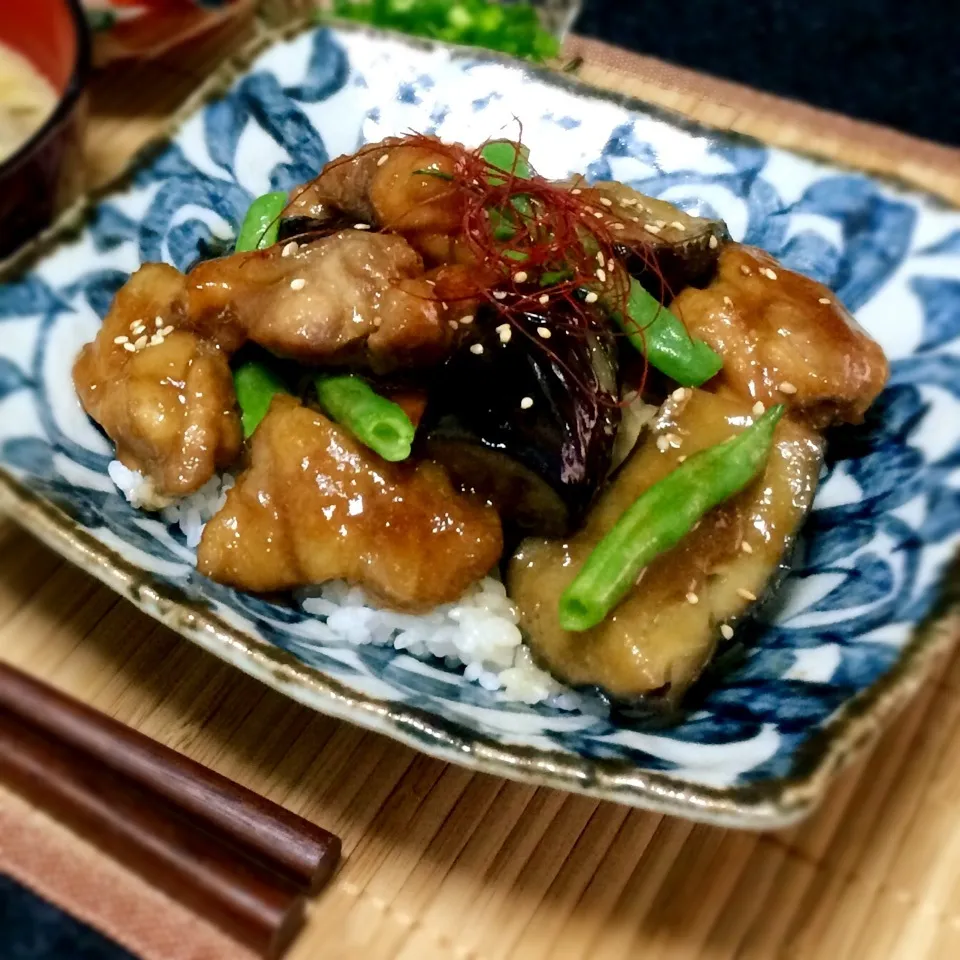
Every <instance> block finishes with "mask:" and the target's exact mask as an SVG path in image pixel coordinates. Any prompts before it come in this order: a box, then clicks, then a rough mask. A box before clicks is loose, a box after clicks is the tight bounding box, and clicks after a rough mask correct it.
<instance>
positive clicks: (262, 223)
mask: <svg viewBox="0 0 960 960" xmlns="http://www.w3.org/2000/svg"><path fill="white" fill-rule="evenodd" d="M286 205H287V194H286V193H284V192H283V191H282V190H278V191H276V192H274V193H265V194H263V196H260V197H257V199H256V200H254V201H253V203H251V204H250V209H249V210H247V213H246V216H245V217H244V218H243V223H242V224H241V225H240V230H239V231H238V232H237V242H236V244H235V246H234V249H235V250H236V252H237V253H246V252H247V251H249V250H262V249H263V248H264V247H270V246H272V245H273V244H275V243H276V242H277V234H278V232H279V230H280V214H281V213H283V209H284V207H286Z"/></svg>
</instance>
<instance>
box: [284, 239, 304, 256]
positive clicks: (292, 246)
mask: <svg viewBox="0 0 960 960" xmlns="http://www.w3.org/2000/svg"><path fill="white" fill-rule="evenodd" d="M299 249H300V244H299V243H297V241H296V240H291V241H290V242H289V243H288V244H286V245H285V246H284V248H283V249H282V250H281V251H280V256H281V257H292V256H293V255H294V254H295V253H296V252H297V251H298V250H299Z"/></svg>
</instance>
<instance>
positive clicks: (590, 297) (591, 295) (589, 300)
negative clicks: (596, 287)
mask: <svg viewBox="0 0 960 960" xmlns="http://www.w3.org/2000/svg"><path fill="white" fill-rule="evenodd" d="M583 299H584V300H585V301H586V302H587V303H596V302H597V300H598V299H599V297H598V296H597V295H596V294H595V293H594V292H593V291H592V290H590V291H588V293H587V295H586V296H585V297H584V298H583Z"/></svg>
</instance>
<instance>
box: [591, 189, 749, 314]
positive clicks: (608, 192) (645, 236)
mask: <svg viewBox="0 0 960 960" xmlns="http://www.w3.org/2000/svg"><path fill="white" fill-rule="evenodd" d="M583 196H584V197H585V198H587V199H591V200H592V201H593V202H595V203H597V204H600V205H602V206H601V207H600V208H601V209H602V208H606V209H605V212H607V213H610V214H611V216H612V217H614V218H615V219H617V220H619V221H620V223H621V224H622V226H623V229H622V230H621V229H618V230H616V231H615V232H614V236H615V237H616V239H617V244H616V247H615V249H616V252H617V254H618V256H620V257H621V258H622V259H623V261H624V263H625V264H626V267H627V270H628V271H629V272H630V274H631V275H632V276H634V277H636V278H637V280H639V281H640V283H641V284H643V287H644V289H646V290H647V291H648V292H650V293H652V294H653V295H654V296H655V297H657V298H658V299H659V300H661V301H662V302H664V303H668V302H669V301H670V300H671V299H672V298H673V297H675V296H676V295H677V294H678V293H679V292H680V291H681V290H683V289H684V288H685V287H703V286H706V284H708V283H709V282H710V281H711V280H712V279H713V276H714V274H715V273H716V270H717V260H718V259H719V257H720V250H721V248H722V247H723V245H724V244H725V243H728V242H729V240H730V234H729V232H728V231H727V225H726V224H725V223H724V222H723V221H722V220H711V219H708V218H706V217H693V216H691V215H690V214H689V213H685V212H684V211H683V210H681V209H680V208H679V207H675V206H674V205H673V204H672V203H668V202H667V201H666V200H658V199H656V198H654V197H648V196H645V195H644V194H642V193H638V192H637V191H636V190H634V189H633V188H632V187H628V186H627V185H626V184H623V183H615V182H602V183H595V184H593V185H592V186H591V187H590V188H589V189H587V188H584V189H583ZM604 201H606V202H604Z"/></svg>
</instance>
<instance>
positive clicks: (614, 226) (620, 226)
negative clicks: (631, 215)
mask: <svg viewBox="0 0 960 960" xmlns="http://www.w3.org/2000/svg"><path fill="white" fill-rule="evenodd" d="M610 229H611V230H626V229H627V228H626V227H625V226H624V225H623V224H622V223H611V224H610Z"/></svg>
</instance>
